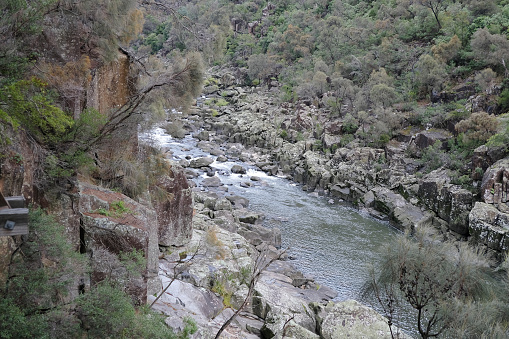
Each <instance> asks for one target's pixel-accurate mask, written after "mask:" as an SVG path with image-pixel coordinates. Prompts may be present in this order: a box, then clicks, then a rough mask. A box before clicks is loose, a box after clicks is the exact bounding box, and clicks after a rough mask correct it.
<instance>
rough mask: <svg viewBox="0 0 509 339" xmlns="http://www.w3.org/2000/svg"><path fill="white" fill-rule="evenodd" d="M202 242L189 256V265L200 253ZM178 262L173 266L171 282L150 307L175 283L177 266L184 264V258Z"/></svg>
mask: <svg viewBox="0 0 509 339" xmlns="http://www.w3.org/2000/svg"><path fill="white" fill-rule="evenodd" d="M200 247H201V246H200V244H198V247H197V248H196V251H195V252H194V253H193V255H192V256H191V258H189V260H187V261H188V262H189V265H192V264H193V259H194V257H195V256H196V255H197V254H198V251H199V250H200ZM176 263H177V264H176V265H175V266H173V277H172V278H171V280H170V282H169V283H168V285H167V286H166V287H165V288H164V289H163V291H162V292H161V293H160V294H159V295H158V296H157V297H156V298H155V299H154V301H153V302H152V303H151V304H150V306H149V308H152V306H154V304H155V303H156V302H157V301H158V300H159V298H161V296H162V295H163V294H164V293H166V291H167V290H168V288H170V286H171V284H173V282H174V281H175V280H177V268H178V267H179V266H180V265H181V264H182V263H184V262H183V261H182V260H179V261H177V262H176Z"/></svg>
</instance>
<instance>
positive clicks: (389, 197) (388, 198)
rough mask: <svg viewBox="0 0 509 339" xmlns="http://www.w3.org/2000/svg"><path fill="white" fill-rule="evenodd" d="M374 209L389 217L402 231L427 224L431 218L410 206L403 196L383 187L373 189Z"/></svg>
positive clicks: (415, 207)
mask: <svg viewBox="0 0 509 339" xmlns="http://www.w3.org/2000/svg"><path fill="white" fill-rule="evenodd" d="M373 194H374V202H373V203H374V208H375V209H376V210H377V211H379V212H382V213H383V214H386V215H388V216H390V217H391V219H392V220H393V221H394V222H395V223H396V225H397V226H398V227H400V228H401V229H403V230H413V228H414V227H419V226H421V225H425V224H429V223H430V222H431V216H430V215H429V214H427V213H424V212H422V211H421V209H420V208H418V207H417V206H415V205H413V204H411V203H410V202H408V201H407V200H405V198H404V197H403V196H401V195H400V194H398V193H395V192H393V191H391V190H389V189H387V188H384V187H377V188H374V189H373Z"/></svg>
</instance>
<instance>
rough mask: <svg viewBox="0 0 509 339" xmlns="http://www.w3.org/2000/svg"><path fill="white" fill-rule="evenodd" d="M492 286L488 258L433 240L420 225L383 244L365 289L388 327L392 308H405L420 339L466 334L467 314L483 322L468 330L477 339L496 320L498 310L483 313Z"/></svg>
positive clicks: (494, 286) (487, 307)
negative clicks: (385, 319) (409, 312)
mask: <svg viewBox="0 0 509 339" xmlns="http://www.w3.org/2000/svg"><path fill="white" fill-rule="evenodd" d="M496 286H497V285H496V284H494V281H493V271H492V270H491V268H490V265H489V262H488V260H487V259H486V258H484V257H483V256H482V255H480V254H479V252H478V251H476V250H475V249H472V248H470V247H468V245H467V244H465V243H463V244H459V245H458V244H457V243H456V244H454V243H449V242H441V241H437V239H434V238H433V237H432V235H431V231H430V230H428V229H426V228H422V227H420V228H418V229H416V232H415V235H414V236H413V237H410V236H408V235H401V236H399V237H397V238H396V240H395V241H394V242H392V243H390V244H387V245H386V246H384V248H383V251H382V258H381V262H380V265H379V266H377V268H372V270H371V280H370V281H369V282H368V283H367V285H366V291H367V292H368V293H373V294H374V295H375V297H376V298H377V299H378V301H379V303H380V306H381V307H382V309H383V310H384V313H385V315H386V316H387V317H388V319H389V326H391V325H392V324H394V322H393V321H395V320H397V319H396V318H395V315H396V312H397V308H398V307H402V306H403V305H409V306H410V307H412V308H413V309H414V310H415V312H414V313H412V314H410V316H411V318H412V319H413V321H414V324H415V325H414V326H415V328H416V330H417V331H418V333H419V334H420V335H421V337H422V338H431V337H437V336H441V335H444V337H448V335H447V333H448V332H452V333H454V332H457V331H461V330H465V327H464V326H465V325H467V324H466V323H465V316H466V315H467V314H469V313H471V312H472V313H471V314H470V316H475V315H477V316H478V317H479V318H482V320H483V321H480V322H476V326H478V328H469V329H470V330H472V332H473V333H472V334H471V336H469V337H472V338H481V337H485V336H484V335H486V334H488V333H489V332H490V331H491V330H492V329H491V327H492V325H493V323H496V322H497V319H496V316H494V315H495V314H496V313H497V312H486V311H487V310H488V309H489V306H491V305H493V304H492V302H493V297H494V296H495V293H494V289H495V288H496ZM472 306H474V307H472ZM470 307H471V308H470ZM467 310H468V311H467ZM480 310H484V312H483V313H480V312H479V311H480ZM490 313H491V314H490ZM396 325H397V324H396ZM469 325H471V324H469ZM449 334H450V333H449ZM452 337H456V338H457V337H464V336H454V335H453V336H452ZM488 337H489V336H488Z"/></svg>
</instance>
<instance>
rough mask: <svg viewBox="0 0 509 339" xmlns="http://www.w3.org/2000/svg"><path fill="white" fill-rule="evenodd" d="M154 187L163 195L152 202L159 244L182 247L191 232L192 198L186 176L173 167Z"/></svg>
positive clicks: (180, 170)
mask: <svg viewBox="0 0 509 339" xmlns="http://www.w3.org/2000/svg"><path fill="white" fill-rule="evenodd" d="M156 186H157V187H158V188H159V189H161V190H162V192H164V193H165V199H161V200H160V201H155V202H154V205H155V206H154V207H155V210H156V212H157V224H158V227H159V228H158V233H159V244H160V245H163V246H182V245H184V244H185V243H187V242H188V241H189V239H190V238H191V235H192V232H193V196H192V191H191V188H190V187H189V185H188V182H187V178H186V175H185V173H184V171H183V170H182V168H180V167H179V166H175V165H174V166H173V167H172V168H171V172H170V174H169V175H166V176H162V177H160V178H159V179H158V182H157V184H156Z"/></svg>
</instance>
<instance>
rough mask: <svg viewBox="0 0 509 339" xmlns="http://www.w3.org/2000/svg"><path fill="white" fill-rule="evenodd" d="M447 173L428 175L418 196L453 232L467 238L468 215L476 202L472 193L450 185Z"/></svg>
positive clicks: (436, 172) (422, 182)
mask: <svg viewBox="0 0 509 339" xmlns="http://www.w3.org/2000/svg"><path fill="white" fill-rule="evenodd" d="M450 181H451V178H450V176H449V174H448V173H447V171H445V170H437V171H433V172H431V173H429V174H428V175H426V176H425V177H424V178H423V180H422V181H421V183H420V185H419V191H418V196H419V198H420V199H421V201H422V203H423V204H424V206H426V207H427V208H429V209H430V210H431V211H433V212H435V213H436V214H437V216H438V217H439V218H441V219H442V220H444V221H446V222H447V223H448V227H449V229H450V230H451V231H454V232H456V233H458V234H460V235H463V236H467V235H468V234H469V233H468V214H469V212H470V210H471V209H472V204H473V201H474V198H473V195H472V193H471V192H470V191H468V190H466V189H462V188H461V187H459V186H457V185H452V184H451V183H450Z"/></svg>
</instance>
